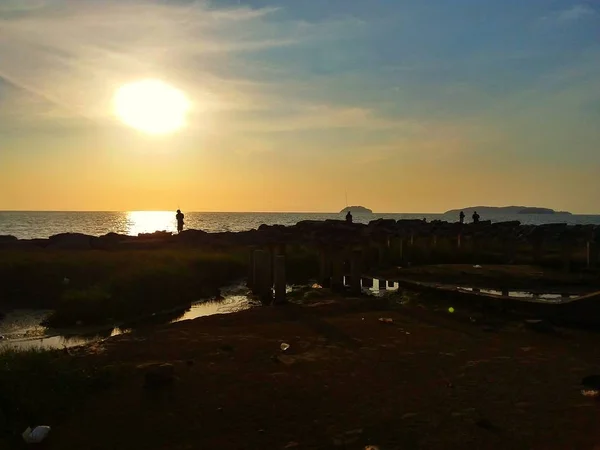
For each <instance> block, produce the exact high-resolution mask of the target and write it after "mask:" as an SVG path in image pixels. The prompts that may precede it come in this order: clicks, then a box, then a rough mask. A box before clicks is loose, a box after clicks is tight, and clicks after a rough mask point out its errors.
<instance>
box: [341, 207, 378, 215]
mask: <svg viewBox="0 0 600 450" xmlns="http://www.w3.org/2000/svg"><path fill="white" fill-rule="evenodd" d="M348 211H350V212H351V213H358V214H373V211H371V210H370V209H369V208H365V207H364V206H346V207H345V208H344V209H342V210H341V211H340V214H345V213H347V212H348Z"/></svg>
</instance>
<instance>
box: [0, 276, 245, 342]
mask: <svg viewBox="0 0 600 450" xmlns="http://www.w3.org/2000/svg"><path fill="white" fill-rule="evenodd" d="M221 294H222V296H223V297H224V298H223V299H222V300H218V301H203V302H197V303H194V304H192V306H191V307H190V308H188V309H187V310H185V311H181V312H179V313H177V312H174V311H169V312H164V313H157V314H154V315H153V316H151V317H150V318H148V319H145V320H140V321H137V322H135V326H139V325H151V324H164V323H174V322H180V321H183V320H191V319H196V318H198V317H205V316H212V315H215V314H229V313H233V312H237V311H242V310H244V309H248V308H251V307H252V306H254V304H253V303H252V302H251V300H250V299H249V292H248V289H247V288H246V287H245V286H233V287H229V288H224V289H222V291H221ZM50 313H51V311H41V310H15V311H11V312H9V313H7V314H6V317H5V318H4V320H3V321H1V322H0V350H2V348H7V347H12V348H18V349H23V350H26V349H31V348H45V349H55V348H63V347H76V346H78V345H83V344H88V343H90V342H94V341H99V340H102V339H106V338H109V337H112V336H117V335H119V334H123V333H127V332H129V331H131V328H133V327H134V326H133V325H132V324H130V325H128V326H122V325H121V327H100V328H99V327H94V328H90V327H78V328H77V329H68V330H57V329H49V328H45V327H42V326H40V325H39V324H40V323H41V322H42V321H43V320H44V319H46V318H47V317H48V315H49V314H50Z"/></svg>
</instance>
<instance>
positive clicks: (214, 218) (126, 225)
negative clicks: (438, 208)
mask: <svg viewBox="0 0 600 450" xmlns="http://www.w3.org/2000/svg"><path fill="white" fill-rule="evenodd" d="M184 213H185V226H186V228H194V229H201V230H205V231H208V232H221V231H243V230H251V229H254V228H258V227H259V226H260V225H261V224H263V223H264V224H268V225H275V224H280V225H293V224H295V223H297V222H299V221H301V220H325V219H343V214H319V213H196V212H185V211H184ZM378 218H385V219H396V220H398V219H423V218H426V219H427V220H435V219H441V220H448V221H455V220H457V218H456V217H454V216H446V215H443V214H385V213H374V214H355V215H354V220H355V222H361V223H367V222H369V221H371V220H374V219H378ZM486 219H491V220H492V221H494V222H499V221H506V220H520V221H521V222H522V223H525V224H536V225H537V224H543V223H552V222H566V223H569V224H597V225H600V215H573V216H565V215H556V216H553V215H545V214H532V215H525V214H519V215H510V216H507V215H496V216H489V217H482V220H486ZM162 230H165V231H175V230H176V223H175V212H174V211H130V212H45V211H44V212H41V211H38V212H28V211H27V212H26V211H0V235H13V236H16V237H18V238H20V239H32V238H46V237H49V236H52V235H54V234H58V233H66V232H71V233H85V234H89V235H95V236H100V235H103V234H106V233H109V232H114V233H121V234H129V235H137V234H138V233H151V232H154V231H162Z"/></svg>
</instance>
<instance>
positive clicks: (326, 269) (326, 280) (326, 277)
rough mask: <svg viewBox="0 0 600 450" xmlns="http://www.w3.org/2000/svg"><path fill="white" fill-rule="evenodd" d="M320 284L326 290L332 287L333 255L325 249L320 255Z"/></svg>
mask: <svg viewBox="0 0 600 450" xmlns="http://www.w3.org/2000/svg"><path fill="white" fill-rule="evenodd" d="M319 284H320V285H321V286H323V287H324V288H328V287H331V254H330V252H328V251H327V250H325V249H321V251H320V254H319Z"/></svg>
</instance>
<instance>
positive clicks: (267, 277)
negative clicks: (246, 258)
mask: <svg viewBox="0 0 600 450" xmlns="http://www.w3.org/2000/svg"><path fill="white" fill-rule="evenodd" d="M272 286H273V284H272V282H271V252H268V251H265V250H255V251H254V288H253V292H254V293H255V294H256V295H258V296H259V297H260V299H261V301H263V302H266V303H269V304H270V303H271V301H272V300H273V291H272Z"/></svg>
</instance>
